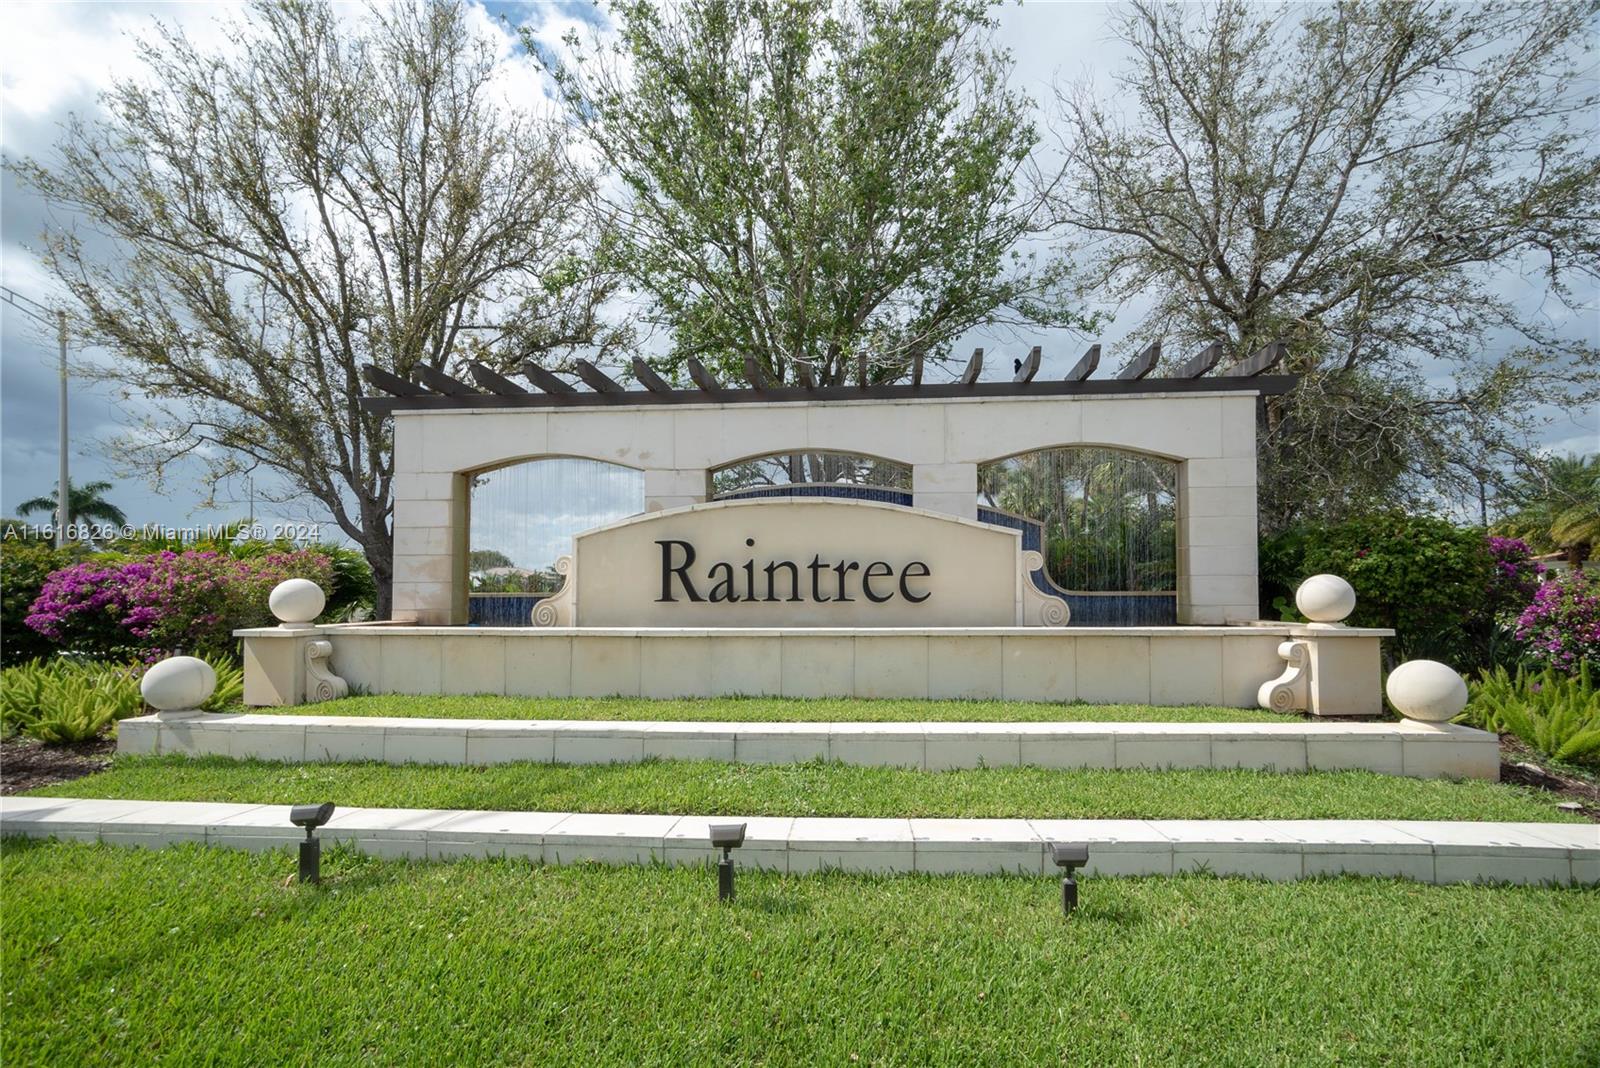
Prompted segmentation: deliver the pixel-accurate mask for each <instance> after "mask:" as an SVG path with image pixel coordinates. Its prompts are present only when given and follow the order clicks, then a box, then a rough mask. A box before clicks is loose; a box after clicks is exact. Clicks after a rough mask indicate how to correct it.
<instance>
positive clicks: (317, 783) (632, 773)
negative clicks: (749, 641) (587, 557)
mask: <svg viewBox="0 0 1600 1068" xmlns="http://www.w3.org/2000/svg"><path fill="white" fill-rule="evenodd" d="M35 793H36V794H39V795H48V796H57V797H110V798H137V799H154V800H169V801H236V802H253V803H260V804H273V803H276V804H290V803H302V802H308V801H335V802H337V803H339V804H341V805H353V806H361V807H380V808H385V807H393V808H472V809H496V810H508V811H547V812H549V811H554V812H568V811H576V812H661V813H692V814H705V815H717V814H725V815H746V816H760V815H772V816H972V817H985V816H990V817H999V816H1015V817H1031V818H1040V819H1044V818H1064V819H1070V818H1090V819H1114V818H1124V819H1430V820H1511V821H1550V822H1555V821H1577V820H1578V817H1577V816H1574V815H1572V814H1570V813H1567V812H1563V811H1561V810H1560V809H1557V808H1556V807H1555V805H1554V803H1553V802H1552V801H1551V800H1549V799H1548V795H1543V794H1540V793H1538V792H1536V791H1533V790H1529V789H1525V788H1521V787H1514V786H1505V785H1500V784H1497V783H1488V782H1482V781H1477V780H1473V781H1467V782H1447V781H1443V780H1430V779H1404V778H1400V777H1398V776H1393V775H1378V774H1374V773H1372V772H1365V771H1341V772H1312V773H1300V774H1278V773H1273V772H1262V771H1243V770H1236V771H1142V770H1125V771H1101V770H1080V771H1046V770H1043V769H1040V768H1012V767H1004V768H978V769H972V770H965V771H945V772H924V771H912V770H904V769H899V768H867V767H853V766H848V765H844V764H837V763H823V762H820V761H813V762H810V763H804V764H731V763H722V762H716V761H679V760H672V761H667V760H653V761H646V762H644V763H641V764H584V765H551V764H499V765H494V766H490V767H442V766H421V765H400V766H396V765H392V764H379V763H363V764H278V763H270V762H265V761H253V760H252V761H234V760H229V759H227V758H225V757H201V758H198V759H194V758H187V757H170V756H169V757H119V758H118V759H117V760H116V762H115V764H114V765H113V766H112V767H111V769H110V770H108V771H105V772H101V773H99V774H96V775H90V776H88V777H87V778H82V779H75V780H73V781H72V782H68V783H62V784H60V785H58V786H53V787H48V788H46V789H43V790H37V791H35Z"/></svg>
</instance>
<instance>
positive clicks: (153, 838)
mask: <svg viewBox="0 0 1600 1068" xmlns="http://www.w3.org/2000/svg"><path fill="white" fill-rule="evenodd" d="M306 800H307V801H313V800H315V798H307V799H306ZM739 819H740V817H722V816H719V817H714V818H712V817H706V816H670V815H612V814H596V813H566V812H482V811H463V810H446V809H382V808H342V809H339V810H337V811H336V812H335V814H334V816H333V819H332V820H331V821H330V822H329V823H328V825H327V826H326V827H324V828H322V830H321V832H320V835H321V837H322V838H323V840H324V841H328V842H352V843H354V844H355V845H356V846H358V847H359V848H360V849H362V850H363V851H365V852H367V853H370V854H374V855H380V856H389V857H408V858H415V859H428V860H449V859H453V858H457V857H488V856H512V857H524V858H527V859H529V860H533V861H543V862H544V863H548V864H567V863H572V862H574V861H579V860H597V861H603V862H607V863H613V864H644V863H651V862H665V863H669V864H698V863H702V862H704V861H707V860H710V859H712V857H713V851H712V849H711V848H710V845H709V843H708V841H707V827H708V825H709V824H710V823H712V822H716V823H728V822H737V821H738V820H739ZM745 822H747V823H748V825H749V826H748V829H747V832H746V838H745V845H744V847H743V848H742V849H740V850H738V851H737V854H736V855H737V860H738V863H739V864H740V865H742V866H747V867H761V868H766V869H773V870H777V871H782V872H790V873H797V874H798V873H805V872H813V871H818V870H821V869H824V868H841V869H845V870H848V871H865V872H929V873H939V874H951V873H958V872H971V873H995V872H1018V873H1022V874H1027V875H1047V874H1051V873H1052V872H1054V871H1055V867H1054V865H1053V864H1052V863H1051V861H1050V850H1049V844H1050V843H1051V842H1057V841H1073V842H1087V843H1089V865H1088V867H1087V868H1086V869H1085V873H1086V874H1089V875H1172V874H1174V873H1182V872H1190V871H1209V872H1211V873H1213V874H1217V875H1239V876H1250V877H1254V878H1264V879H1272V880H1280V881H1281V880H1292V879H1301V878H1308V877H1312V876H1318V875H1337V874H1340V873H1351V874H1359V875H1382V876H1399V877H1403V878H1407V879H1413V880H1416V881H1418V882H1425V883H1460V882H1502V881H1503V882H1513V883H1558V884H1568V883H1572V882H1577V883H1583V884H1595V883H1600V825H1596V824H1592V823H1475V822H1440V821H1414V820H1395V821H1388V820H1022V819H994V820H978V819H817V818H808V817H801V818H791V817H759V816H758V817H749V818H748V819H746V820H745ZM0 833H4V834H8V835H27V836H31V837H38V838H51V837H54V838H63V839H80V840H84V841H100V842H107V843H112V844H117V845H131V846H149V847H160V846H164V845H168V844H171V843H174V842H204V843H207V844H210V845H217V846H226V847H232V848H240V849H273V848H284V847H289V846H292V845H293V843H294V842H296V841H297V840H299V839H300V838H302V837H303V832H302V831H301V830H300V829H299V828H297V827H294V826H292V825H291V824H290V823H289V808H288V806H286V805H242V804H213V803H209V802H190V801H102V800H77V799H70V798H45V797H6V798H0Z"/></svg>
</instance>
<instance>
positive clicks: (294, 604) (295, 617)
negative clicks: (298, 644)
mask: <svg viewBox="0 0 1600 1068" xmlns="http://www.w3.org/2000/svg"><path fill="white" fill-rule="evenodd" d="M327 603H328V598H327V596H326V595H324V594H323V592H322V587H321V586H318V585H317V584H316V583H315V582H312V581H311V580H310V579H285V580H284V581H283V582H280V583H278V584H277V585H276V586H274V587H273V588H272V593H271V594H269V595H268V596H267V607H268V608H271V609H272V614H273V615H275V616H277V617H278V621H279V622H280V623H287V624H289V625H290V626H298V625H300V624H304V623H310V622H311V621H312V620H313V619H316V618H317V617H318V616H320V615H321V614H322V608H323V606H324V605H326V604H327Z"/></svg>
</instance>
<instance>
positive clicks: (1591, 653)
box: [1517, 571, 1600, 674]
mask: <svg viewBox="0 0 1600 1068" xmlns="http://www.w3.org/2000/svg"><path fill="white" fill-rule="evenodd" d="M1517 638H1518V639H1519V640H1521V641H1523V642H1525V643H1526V645H1527V653H1528V656H1529V657H1530V658H1532V659H1533V660H1534V661H1536V662H1537V663H1540V664H1543V665H1545V666H1547V667H1552V668H1555V669H1556V670H1557V671H1563V672H1567V673H1569V674H1570V673H1573V672H1576V671H1577V670H1578V666H1579V664H1581V663H1582V662H1583V661H1585V660H1587V661H1588V662H1589V663H1591V664H1596V665H1600V588H1597V587H1596V586H1595V584H1593V583H1591V582H1590V581H1589V579H1588V577H1587V575H1585V573H1584V572H1582V571H1573V572H1571V573H1570V574H1567V575H1564V576H1562V577H1561V578H1558V579H1554V580H1552V581H1550V582H1546V583H1543V584H1542V585H1540V586H1539V588H1538V590H1537V591H1536V592H1535V593H1534V595H1533V601H1532V603H1530V604H1529V605H1528V607H1527V608H1524V609H1523V610H1522V614H1521V615H1520V616H1518V617H1517Z"/></svg>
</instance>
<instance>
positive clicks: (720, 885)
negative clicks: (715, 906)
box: [711, 823, 744, 901]
mask: <svg viewBox="0 0 1600 1068" xmlns="http://www.w3.org/2000/svg"><path fill="white" fill-rule="evenodd" d="M742 845H744V824H742V823H713V824H712V825H711V848H712V849H720V850H722V859H721V860H719V861H717V900H718V901H732V900H733V851H734V850H735V849H738V848H739V847H740V846H742Z"/></svg>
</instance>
